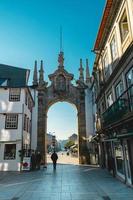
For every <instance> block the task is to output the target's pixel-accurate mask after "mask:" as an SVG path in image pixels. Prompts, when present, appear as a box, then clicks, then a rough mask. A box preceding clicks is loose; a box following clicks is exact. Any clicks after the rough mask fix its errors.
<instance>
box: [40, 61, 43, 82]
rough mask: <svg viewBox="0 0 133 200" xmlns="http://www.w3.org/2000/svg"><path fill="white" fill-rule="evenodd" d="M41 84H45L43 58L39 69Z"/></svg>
mask: <svg viewBox="0 0 133 200" xmlns="http://www.w3.org/2000/svg"><path fill="white" fill-rule="evenodd" d="M39 74H40V75H39V84H40V85H43V84H44V70H43V61H42V60H41V67H40V70H39Z"/></svg>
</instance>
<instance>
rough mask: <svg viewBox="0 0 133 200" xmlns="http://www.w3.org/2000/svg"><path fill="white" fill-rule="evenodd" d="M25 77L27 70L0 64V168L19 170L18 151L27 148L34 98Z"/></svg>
mask: <svg viewBox="0 0 133 200" xmlns="http://www.w3.org/2000/svg"><path fill="white" fill-rule="evenodd" d="M28 79H29V70H27V69H21V68H17V67H12V66H8V65H3V64H0V171H19V170H20V168H21V162H22V153H23V152H25V154H28V152H29V150H30V149H31V129H32V126H31V122H32V110H33V105H34V100H33V97H32V95H31V91H30V89H29V87H28V86H27V84H28ZM22 150H23V151H22ZM25 156H26V155H25Z"/></svg>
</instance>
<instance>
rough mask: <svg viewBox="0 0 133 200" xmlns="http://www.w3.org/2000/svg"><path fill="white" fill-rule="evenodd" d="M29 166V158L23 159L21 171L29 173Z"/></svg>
mask: <svg viewBox="0 0 133 200" xmlns="http://www.w3.org/2000/svg"><path fill="white" fill-rule="evenodd" d="M30 166H31V157H24V158H23V163H22V170H24V171H25V170H26V171H29V170H30Z"/></svg>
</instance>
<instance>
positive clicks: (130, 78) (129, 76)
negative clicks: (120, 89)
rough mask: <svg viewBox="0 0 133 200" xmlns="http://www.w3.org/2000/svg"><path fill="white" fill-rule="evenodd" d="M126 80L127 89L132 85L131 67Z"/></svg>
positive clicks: (132, 73)
mask: <svg viewBox="0 0 133 200" xmlns="http://www.w3.org/2000/svg"><path fill="white" fill-rule="evenodd" d="M126 80H127V87H128V88H129V87H130V86H131V85H132V84H133V67H132V68H131V69H130V70H129V72H128V73H127V75H126Z"/></svg>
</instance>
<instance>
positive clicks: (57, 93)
mask: <svg viewBox="0 0 133 200" xmlns="http://www.w3.org/2000/svg"><path fill="white" fill-rule="evenodd" d="M58 61H59V66H58V69H57V70H56V71H55V72H54V73H53V74H50V75H49V80H50V81H51V84H50V86H47V83H46V82H45V81H44V80H43V68H42V66H41V70H40V78H39V84H38V138H37V148H38V150H39V151H40V152H41V153H42V155H43V159H44V162H45V163H46V145H45V137H46V133H47V111H48V109H49V107H50V106H51V105H52V104H54V103H56V102H62V101H66V102H69V103H71V104H74V105H75V106H76V108H77V111H78V135H79V163H80V164H84V163H86V162H87V155H86V140H85V138H86V118H85V89H86V86H85V84H84V82H83V81H81V80H78V81H77V85H76V86H74V85H73V84H72V80H73V78H74V75H73V74H70V73H68V72H67V71H66V70H65V69H64V66H63V61H64V58H63V53H62V52H61V53H60V54H59V59H58Z"/></svg>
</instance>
